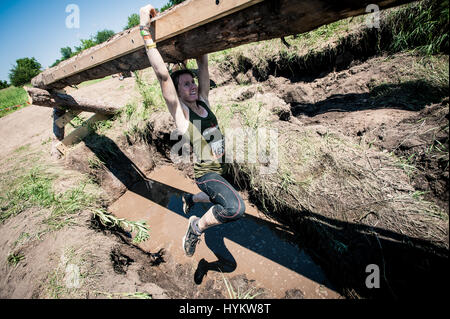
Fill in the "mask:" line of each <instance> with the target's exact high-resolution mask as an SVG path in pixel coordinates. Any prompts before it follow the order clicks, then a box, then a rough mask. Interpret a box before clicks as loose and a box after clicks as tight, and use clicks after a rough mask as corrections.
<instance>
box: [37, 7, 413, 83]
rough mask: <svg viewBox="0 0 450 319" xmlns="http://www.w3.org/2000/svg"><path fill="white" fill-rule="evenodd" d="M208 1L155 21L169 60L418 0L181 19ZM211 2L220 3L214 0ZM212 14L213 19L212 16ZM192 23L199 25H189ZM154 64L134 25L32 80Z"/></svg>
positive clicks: (81, 77) (69, 78) (240, 10)
mask: <svg viewBox="0 0 450 319" xmlns="http://www.w3.org/2000/svg"><path fill="white" fill-rule="evenodd" d="M205 1H207V0H188V1H186V2H184V3H182V4H180V5H179V6H177V7H176V8H174V9H172V10H169V12H168V13H167V14H166V13H165V12H164V13H163V14H162V15H161V16H160V17H157V18H155V19H154V21H155V23H154V30H153V33H154V34H155V33H156V34H158V37H155V39H156V41H157V43H158V50H159V52H160V53H161V56H162V57H163V59H164V61H165V62H178V61H182V60H186V59H189V58H194V57H197V56H200V55H202V54H206V53H211V52H217V51H221V50H224V49H228V48H233V47H236V46H239V45H242V44H245V43H251V42H256V41H263V40H269V39H273V38H278V37H284V36H288V35H292V34H299V33H303V32H307V31H311V30H313V29H315V28H318V27H320V26H322V25H325V24H329V23H332V22H335V21H338V20H340V19H344V18H347V17H351V16H357V15H360V14H365V13H366V6H367V5H368V4H369V3H371V4H377V5H379V8H380V9H385V8H389V7H393V6H396V5H400V4H404V3H408V2H412V1H413V0H371V1H359V0H347V1H331V0H265V1H262V2H253V1H250V0H249V1H248V2H245V3H244V2H240V6H239V7H234V8H233V9H231V5H230V6H229V7H227V8H226V9H224V11H223V12H222V13H221V12H219V11H217V12H215V11H213V10H212V9H210V8H209V7H213V6H212V5H210V4H209V5H208V6H206V7H203V8H201V7H197V6H195V7H196V8H197V9H198V10H197V11H196V10H193V11H191V12H190V13H189V17H188V16H183V15H179V16H178V17H176V15H177V14H179V13H180V12H182V11H178V10H181V9H183V8H184V9H183V10H191V6H194V5H195V4H197V3H198V4H200V3H201V4H203V5H205V3H209V2H205ZM208 1H211V2H214V3H215V0H208ZM228 1H231V0H226V1H225V0H221V1H220V2H219V3H220V4H223V5H225V4H226V3H228ZM233 1H234V0H233ZM230 3H231V2H230ZM236 3H237V2H236ZM236 3H235V4H236ZM246 5H247V7H245V6H246ZM206 8H208V9H206ZM224 8H225V7H224ZM235 10H237V11H235ZM203 11H207V13H205V15H204V16H202V19H204V20H202V21H201V22H199V21H200V20H201V19H197V20H195V19H196V16H197V15H202V12H203ZM177 12H178V13H177ZM186 12H187V11H186ZM223 14H226V15H223ZM207 16H210V17H211V18H209V19H208V18H207ZM170 17H173V19H170ZM175 17H176V18H175ZM166 19H167V20H166ZM183 19H189V21H190V22H191V24H190V25H189V26H186V25H181V28H184V29H183V31H182V33H178V31H174V29H175V27H174V28H173V29H170V28H169V26H166V27H164V28H163V27H162V26H163V25H164V23H166V22H165V21H167V23H168V24H172V23H173V24H175V22H178V21H182V20H183ZM190 27H194V29H189V28H190ZM160 29H161V30H160ZM162 29H165V30H167V31H164V32H175V33H170V34H171V35H170V37H168V38H165V37H164V35H163V33H162V32H163V31H162ZM177 33H178V34H177ZM138 39H139V40H138ZM163 39H164V40H163ZM115 42H118V44H114V45H113V44H112V43H115ZM115 46H116V47H115ZM113 47H114V49H112V48H113ZM133 50H134V51H133ZM108 51H109V52H108ZM94 52H98V53H95V54H98V57H94V56H93V55H94ZM124 52H125V53H124ZM126 52H128V53H126ZM89 59H90V60H91V61H89ZM77 61H84V62H83V65H81V64H76V63H78V62H77ZM72 64H75V65H76V67H74V66H73V65H72ZM71 65H72V66H71ZM149 66H150V63H149V61H148V58H147V54H146V51H145V49H144V47H143V41H142V39H141V38H140V36H139V35H138V29H137V28H135V29H131V30H127V31H124V32H122V33H119V34H117V35H116V36H114V37H113V38H112V39H110V40H109V41H107V42H105V43H102V44H100V45H98V46H96V47H93V48H90V49H88V50H85V51H84V52H82V53H80V54H79V55H78V56H76V57H73V58H71V59H69V60H66V61H63V62H61V63H60V64H59V65H58V66H55V67H54V68H52V69H48V70H45V71H44V72H42V73H40V74H39V75H38V76H37V77H35V78H33V80H32V84H33V86H35V87H39V88H44V89H60V88H64V87H65V86H67V85H76V84H78V83H81V82H83V81H86V80H92V79H97V78H101V77H104V76H107V75H111V74H115V73H118V72H124V71H134V70H141V69H144V68H147V67H149ZM80 70H81V71H80ZM61 72H62V73H61ZM75 72H76V73H75Z"/></svg>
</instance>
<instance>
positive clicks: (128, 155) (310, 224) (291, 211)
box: [66, 29, 449, 299]
mask: <svg viewBox="0 0 450 319" xmlns="http://www.w3.org/2000/svg"><path fill="white" fill-rule="evenodd" d="M390 36H391V35H390V33H389V31H388V30H381V31H376V30H374V29H372V30H366V31H364V32H361V33H358V34H356V35H352V36H350V37H347V38H345V39H343V40H342V41H341V42H339V43H338V45H337V46H335V47H330V48H328V49H325V50H324V51H321V52H316V53H315V54H311V55H308V56H306V57H305V56H303V57H297V58H295V59H290V58H288V57H283V56H282V57H280V59H278V60H277V61H275V60H274V61H268V64H267V67H265V68H264V69H261V68H260V67H259V66H257V65H253V64H252V61H251V60H250V59H249V58H246V57H245V56H241V57H240V58H239V63H238V65H237V66H235V67H234V68H232V69H233V70H234V71H229V70H227V72H224V70H220V68H219V69H213V70H212V74H213V77H212V80H213V82H214V84H215V86H214V88H220V87H221V86H227V85H235V84H242V83H246V84H248V85H249V88H248V89H244V90H242V92H241V93H240V95H239V96H238V97H237V98H236V99H235V100H236V101H245V100H246V99H250V98H252V97H254V96H255V94H256V92H257V89H255V88H254V87H252V85H255V84H256V85H260V87H262V90H263V92H264V93H266V92H271V93H274V94H275V95H276V96H277V98H278V99H279V100H281V101H282V102H283V103H284V105H285V106H284V107H283V108H282V110H281V111H279V112H278V113H277V114H276V115H277V116H278V120H279V122H280V123H281V124H280V127H283V126H282V123H283V122H289V123H294V124H298V125H300V124H299V123H301V125H302V126H317V125H322V126H325V127H328V128H331V129H333V130H336V131H337V132H339V133H341V134H343V135H346V136H350V137H351V138H353V139H354V140H355V142H356V143H363V142H364V143H367V141H370V143H373V145H374V146H375V147H378V148H379V149H380V150H381V151H383V150H385V151H388V152H394V153H395V154H396V155H398V156H403V157H405V158H411V157H412V156H413V155H414V157H413V159H414V165H415V166H416V167H417V171H416V173H415V174H414V175H413V176H412V184H413V185H414V188H415V189H416V190H417V191H423V192H424V193H425V199H427V200H430V201H433V202H435V203H436V204H437V205H438V206H440V207H441V208H442V209H443V210H444V211H445V212H446V213H447V215H448V158H447V159H445V158H442V157H440V158H438V157H436V156H433V155H432V154H430V153H427V147H429V145H430V141H431V142H432V143H434V144H435V145H445V146H446V147H447V149H448V147H449V144H448V141H449V140H448V132H446V131H445V127H447V130H448V120H449V115H448V88H442V87H437V86H433V85H430V84H428V83H425V82H422V81H412V82H408V83H406V84H399V85H391V86H388V89H389V93H388V94H384V95H383V94H381V95H380V94H379V92H381V91H383V90H385V89H386V85H384V86H383V85H375V86H374V85H373V83H372V77H374V78H376V79H382V80H383V79H385V78H387V77H389V75H390V73H395V72H397V70H398V68H397V66H396V65H395V64H396V63H400V62H401V61H404V60H405V59H406V60H407V59H408V58H409V57H408V56H406V58H405V56H404V55H401V54H400V55H399V56H398V57H397V58H394V62H393V63H392V64H391V65H389V66H388V67H384V64H383V63H382V61H383V60H384V59H385V58H386V56H383V53H380V49H381V50H382V49H383V48H385V47H387V46H388V44H389V42H390ZM373 43H378V47H376V46H374V45H373ZM378 57H379V59H378V60H377V58H378ZM395 59H397V60H395ZM373 74H375V76H373ZM378 75H379V77H378V78H377V77H376V76H378ZM386 75H387V77H386ZM358 76H360V77H359V78H358ZM382 76H385V78H383V77H382ZM352 77H356V78H357V80H355V81H353V83H350V82H349V79H351V78H352ZM312 84H314V85H312ZM308 85H310V86H308ZM214 88H213V89H214ZM352 90H353V91H352ZM355 92H356V93H355ZM417 92H431V93H430V94H421V93H419V94H417ZM380 110H381V111H384V110H386V112H387V113H386V117H385V119H383V121H380V122H376V121H375V122H374V123H372V124H371V125H366V124H361V123H358V122H355V123H351V121H352V120H353V119H354V117H352V116H354V114H360V113H361V112H367V114H368V115H367V116H371V114H373V113H370V112H376V111H380ZM407 112H409V113H407ZM406 113H407V115H405V114H406ZM396 116H399V118H400V120H398V121H396V122H394V120H395V117H396ZM400 116H402V117H400ZM169 117H170V115H169V114H168V113H163V114H158V115H156V119H155V118H154V119H153V120H152V121H149V122H148V130H149V134H148V136H146V137H145V138H144V140H145V141H144V140H142V139H133V138H130V137H129V136H127V137H122V138H119V139H117V140H115V141H113V140H111V139H110V138H108V137H106V136H103V135H97V134H92V135H91V136H89V137H88V138H86V139H85V141H84V144H83V145H80V146H79V149H78V150H77V151H76V152H71V153H70V154H69V156H68V157H67V159H66V162H67V164H68V165H70V166H71V167H72V168H76V169H79V170H81V171H84V172H86V173H88V174H90V175H91V176H92V178H93V179H94V180H95V181H96V182H97V183H98V184H99V185H101V186H102V188H104V189H105V190H106V191H107V193H108V194H109V197H110V200H109V201H108V202H107V203H105V208H108V210H109V211H112V212H113V213H114V214H119V215H120V214H122V215H120V216H121V217H127V218H132V219H133V218H134V219H142V218H144V217H145V214H148V213H149V212H151V213H152V214H154V215H155V216H159V217H156V219H153V220H149V223H150V228H151V229H152V227H156V225H158V226H157V227H158V228H159V229H162V230H164V231H163V232H161V233H160V234H159V235H158V236H159V239H157V236H154V237H152V235H151V237H150V240H149V242H150V243H149V244H148V245H147V246H146V245H143V246H139V245H138V246H136V245H133V244H131V238H130V234H126V233H124V232H123V231H121V230H120V229H113V230H111V229H104V228H102V227H101V226H99V225H98V221H95V220H94V221H93V224H94V226H93V227H97V229H99V231H103V232H105V233H107V234H113V235H114V236H118V237H119V238H120V240H121V241H122V243H123V244H124V245H125V246H122V248H120V249H119V248H118V249H116V250H115V251H114V252H111V262H112V265H113V267H114V271H117V272H119V273H120V272H126V271H127V268H128V267H129V265H130V264H133V263H139V262H140V261H139V260H144V259H142V258H141V257H138V256H137V255H139V254H141V255H142V256H146V257H145V258H146V259H145V260H147V262H145V263H142V264H141V267H140V270H139V276H140V278H141V280H142V281H148V282H154V283H156V284H158V285H159V286H160V287H162V288H163V289H164V290H165V296H167V297H169V298H227V297H228V296H227V293H226V291H227V290H226V285H225V283H224V280H223V277H222V273H224V274H226V275H227V278H230V279H229V280H230V282H231V283H232V284H233V285H235V287H240V289H241V291H248V290H249V289H253V291H254V292H255V293H258V298H274V297H275V298H343V297H344V298H382V299H397V298H410V297H412V298H417V297H418V296H423V295H424V294H426V295H427V298H433V297H435V296H436V297H439V292H437V291H435V288H434V287H435V285H436V284H438V283H439V282H440V281H441V279H442V278H441V277H442V274H444V273H446V269H447V267H448V249H443V248H442V247H438V246H436V245H434V244H433V243H430V242H428V241H426V240H421V239H418V238H412V237H409V236H405V235H403V234H400V233H395V232H392V231H390V230H388V229H382V228H376V227H369V226H366V225H364V224H363V223H350V222H345V221H341V220H337V219H333V218H329V217H326V216H323V215H320V214H318V213H316V212H314V211H307V210H301V209H298V207H295V205H287V204H286V203H285V202H283V203H282V202H276V201H274V200H273V198H268V197H266V196H265V194H264V193H262V192H261V191H260V190H257V189H254V188H252V187H250V185H251V184H252V183H251V179H252V177H251V176H249V175H247V174H246V173H245V172H242V171H239V170H231V171H230V173H229V175H228V176H227V177H228V180H230V181H233V183H234V185H235V186H236V188H237V189H238V190H239V191H240V193H241V194H242V195H243V197H244V199H245V200H246V201H247V202H248V203H249V207H250V208H251V211H253V212H254V213H253V214H249V215H248V218H246V219H245V221H244V224H245V223H247V224H248V225H250V226H248V225H247V226H248V227H249V228H246V226H245V225H244V226H243V225H241V224H237V227H234V228H233V227H230V228H229V229H227V227H228V226H229V225H225V226H224V227H223V229H218V230H217V233H218V235H217V234H216V235H214V230H213V229H211V231H210V232H209V233H208V236H207V238H205V241H207V243H205V244H206V246H205V247H206V248H205V247H204V248H205V249H204V250H203V251H202V252H201V253H200V256H202V257H201V258H200V257H199V259H198V260H195V262H192V261H189V260H186V259H185V258H184V257H183V256H181V255H180V254H179V253H180V252H179V251H178V252H175V251H176V249H178V250H180V246H181V237H182V235H183V233H184V227H185V226H184V223H185V221H186V216H183V215H182V212H180V195H181V194H182V193H183V192H192V193H193V192H195V188H192V185H193V170H192V167H191V165H189V164H173V163H172V162H171V160H170V157H169V151H170V149H171V147H172V146H173V145H174V144H175V143H176V142H177V141H171V140H170V125H166V126H164V125H165V124H164V123H168V122H169V121H168V118H169ZM346 117H348V118H349V119H346ZM424 117H427V119H429V120H427V123H426V124H427V125H428V126H424V127H421V128H422V129H423V131H424V132H428V133H427V134H425V133H424V134H416V135H414V136H412V135H411V134H410V132H411V124H414V125H415V124H417V123H418V121H420V120H421V119H423V118H424ZM346 121H347V122H346ZM161 123H162V124H161ZM419 124H420V123H419ZM433 127H441V128H444V129H443V130H439V131H438V133H437V134H434V135H433V134H430V128H433ZM413 128H415V127H413ZM319 133H320V132H319ZM320 134H322V133H320ZM323 134H325V133H323ZM92 153H93V154H95V156H97V158H98V159H100V160H101V162H103V164H102V165H101V167H96V168H92V167H90V166H89V164H88V163H87V162H86V158H88V157H89V155H88V154H92ZM152 174H153V175H152ZM155 174H156V175H158V174H159V175H158V176H156V175H155ZM169 177H172V180H174V181H175V182H174V183H175V184H174V183H172V182H170V181H169V180H167V178H169ZM149 185H151V187H150V188H149ZM146 205H147V206H148V207H147V206H146ZM142 207H144V208H145V207H146V208H145V209H142ZM205 209H206V207H204V206H202V207H200V208H199V211H197V213H198V214H202V212H204V211H205ZM161 212H165V213H167V214H166V215H164V216H172V217H171V218H173V220H172V219H170V221H171V222H170V224H167V222H164V218H166V217H164V216H163V215H160V214H161ZM373 214H374V215H375V214H376V213H373ZM369 215H370V214H369ZM143 216H144V217H143ZM365 217H367V218H370V217H371V216H365ZM95 225H96V226H95ZM239 227H241V229H239ZM255 232H256V233H257V235H256V237H257V238H256V239H257V241H259V242H261V243H262V242H263V240H264V236H268V237H269V238H272V242H270V241H268V243H264V244H262V245H261V246H258V245H256V244H255V243H254V242H252V241H251V240H248V239H246V238H247V237H249V236H251V235H250V234H252V233H255ZM168 233H175V234H178V235H177V236H178V237H179V238H178V237H177V238H178V239H174V242H173V245H172V238H171V237H167V236H166V234H168ZM230 234H231V235H230ZM227 236H228V237H227ZM258 236H259V237H258ZM271 236H273V237H271ZM205 237H206V236H205ZM152 240H154V242H153V244H152V243H151V242H152ZM177 240H178V242H177ZM164 242H166V243H169V244H168V246H169V249H167V247H168V246H167V245H166V246H165V247H164V249H161V247H163V246H164ZM214 242H216V243H217V242H220V243H221V245H219V246H220V247H218V246H214V244H212V243H214ZM275 242H279V243H280V245H283V247H284V248H279V247H277V246H275V245H273V246H272V245H271V244H272V243H275ZM342 243H345V245H342ZM208 244H209V245H208ZM174 247H178V248H174ZM211 247H212V248H211ZM242 247H243V248H242ZM280 247H281V246H280ZM207 248H209V250H210V252H208V250H207ZM277 249H278V250H283V249H285V250H284V251H283V254H284V256H281V257H280V255H279V254H277V253H276V250H277ZM238 250H241V251H240V252H239V253H237V251H238ZM273 250H275V252H269V251H273ZM137 251H139V253H137ZM211 251H212V252H213V254H212V255H211V254H210V253H211ZM136 254H137V255H136ZM230 255H231V257H230ZM245 255H247V256H245ZM294 255H296V256H298V257H299V259H300V261H298V264H295V263H294V264H293V263H291V261H287V260H286V258H287V259H292V256H294ZM289 256H290V258H289ZM149 258H150V259H149ZM251 258H253V259H255V260H260V259H261V260H262V259H265V262H266V263H267V264H264V265H263V266H260V268H258V267H256V268H255V267H251V266H249V264H250V265H251V262H249V261H248V260H249V259H251ZM148 260H150V261H151V262H150V265H151V266H150V267H149V266H148V264H149V262H148ZM241 261H242V262H241ZM305 261H306V262H305ZM370 264H376V265H380V266H381V274H382V277H381V279H380V280H381V288H379V289H369V288H368V287H367V285H366V279H367V276H368V273H367V271H366V267H367V265H370ZM244 265H245V267H243V266H244ZM279 266H281V268H282V272H283V274H285V273H289V275H290V276H293V277H290V278H291V279H292V278H294V283H296V281H295V280H299V281H298V282H300V283H302V284H304V286H296V287H287V286H286V287H283V285H282V284H281V285H280V286H281V288H280V289H279V290H278V291H276V288H275V287H274V286H270V285H271V284H270V282H269V281H264V280H263V278H264V277H271V276H272V277H273V278H274V279H275V280H276V279H277V277H276V276H273V274H274V273H275V272H277V270H276V269H275V268H273V267H279ZM264 268H266V269H265V270H264ZM263 270H264V271H263ZM266 270H268V271H269V272H265V271H266ZM259 271H260V272H261V274H259V277H258V272H259ZM300 277H303V278H300ZM286 278H289V277H286ZM286 278H283V280H285V279H286ZM305 278H306V279H305ZM288 281H289V280H288ZM302 284H301V285H302ZM265 285H266V286H265Z"/></svg>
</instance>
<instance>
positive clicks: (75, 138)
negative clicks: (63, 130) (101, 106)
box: [55, 114, 111, 155]
mask: <svg viewBox="0 0 450 319" xmlns="http://www.w3.org/2000/svg"><path fill="white" fill-rule="evenodd" d="M110 117H111V115H106V114H94V115H93V116H91V117H90V118H89V119H88V120H86V121H85V122H84V123H83V125H82V126H80V127H79V128H77V129H75V130H73V131H72V132H71V133H70V134H69V135H67V136H66V137H65V138H64V139H63V140H62V141H61V142H59V143H57V144H56V146H55V147H56V149H57V150H58V151H59V152H60V153H61V154H62V155H65V154H66V153H67V149H68V147H69V146H71V145H73V144H76V143H78V142H80V141H81V140H82V139H83V138H85V137H86V136H88V135H89V133H90V126H91V125H92V124H94V123H95V122H98V121H104V120H107V119H109V118H110Z"/></svg>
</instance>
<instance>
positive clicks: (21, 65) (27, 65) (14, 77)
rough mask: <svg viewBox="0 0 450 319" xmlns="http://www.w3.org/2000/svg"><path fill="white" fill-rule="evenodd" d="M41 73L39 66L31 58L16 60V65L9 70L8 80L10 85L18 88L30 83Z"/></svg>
mask: <svg viewBox="0 0 450 319" xmlns="http://www.w3.org/2000/svg"><path fill="white" fill-rule="evenodd" d="M40 72H41V64H40V63H39V62H38V61H36V59H35V58H34V57H33V58H31V59H30V58H23V59H18V60H16V65H15V66H14V67H13V68H12V69H11V70H10V73H9V80H10V82H11V84H12V85H14V86H16V87H19V86H22V85H24V84H26V83H28V82H30V81H31V79H32V78H34V77H35V76H36V75H38V74H39V73H40Z"/></svg>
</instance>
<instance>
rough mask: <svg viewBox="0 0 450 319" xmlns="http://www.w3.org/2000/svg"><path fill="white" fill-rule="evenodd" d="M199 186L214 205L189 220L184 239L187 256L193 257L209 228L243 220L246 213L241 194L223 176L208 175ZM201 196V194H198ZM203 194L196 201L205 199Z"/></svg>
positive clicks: (203, 177) (200, 180) (197, 181)
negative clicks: (204, 232)
mask: <svg viewBox="0 0 450 319" xmlns="http://www.w3.org/2000/svg"><path fill="white" fill-rule="evenodd" d="M196 183H197V186H198V187H199V188H200V190H201V191H202V192H203V193H204V194H205V195H206V196H207V197H208V198H209V200H210V201H211V203H213V204H214V205H213V206H212V207H211V208H210V209H209V210H208V211H207V212H206V213H205V214H204V215H203V216H202V217H201V218H198V217H196V216H192V217H191V218H189V226H188V230H187V232H186V235H185V236H184V237H183V246H184V249H185V252H186V255H188V256H192V255H193V254H194V252H195V246H196V244H197V242H198V238H199V237H200V236H201V234H202V233H203V231H205V230H206V229H208V228H209V227H212V226H216V225H219V224H223V223H227V222H231V221H234V220H237V219H239V218H241V217H242V216H243V215H244V212H245V204H244V201H243V200H242V198H241V196H240V195H239V193H238V192H237V191H236V190H235V189H234V187H233V186H232V185H231V184H230V183H229V182H228V181H227V180H225V179H224V178H223V177H222V176H220V175H218V174H216V173H208V174H205V175H204V176H202V177H200V178H199V179H197V180H196ZM196 195H199V194H196ZM205 195H203V194H201V195H199V196H197V197H196V199H197V200H198V199H205V200H206V196H205Z"/></svg>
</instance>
